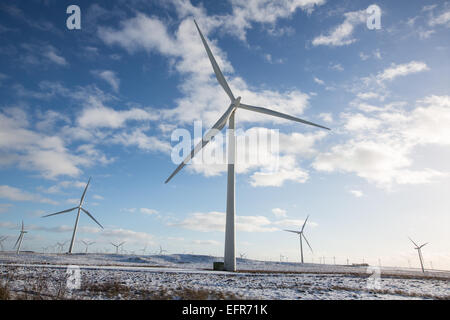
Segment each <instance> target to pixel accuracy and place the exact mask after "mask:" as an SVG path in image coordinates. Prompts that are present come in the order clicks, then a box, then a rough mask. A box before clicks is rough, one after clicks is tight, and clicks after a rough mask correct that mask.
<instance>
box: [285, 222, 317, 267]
mask: <svg viewBox="0 0 450 320" xmlns="http://www.w3.org/2000/svg"><path fill="white" fill-rule="evenodd" d="M308 218H309V216H307V217H306V220H305V222H304V223H303V226H302V228H301V229H300V231H296V230H284V231H287V232H292V233H296V234H298V236H299V238H300V258H301V263H302V264H303V241H302V238H303V239H305V241H306V243H307V244H308V247H309V249H311V252H313V249H312V248H311V246H310V244H309V242H308V239H306V237H305V234H304V233H303V231H304V230H305V226H306V221H308Z"/></svg>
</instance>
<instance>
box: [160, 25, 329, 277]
mask: <svg viewBox="0 0 450 320" xmlns="http://www.w3.org/2000/svg"><path fill="white" fill-rule="evenodd" d="M194 23H195V26H196V27H197V31H198V33H199V35H200V38H201V40H202V42H203V46H204V47H205V50H206V53H207V55H208V58H209V60H210V62H211V65H212V68H213V70H214V73H215V75H216V78H217V81H218V82H219V84H220V85H221V86H222V88H223V89H224V90H225V92H226V94H227V95H228V97H229V98H230V101H231V104H230V106H229V107H228V109H227V110H226V111H225V113H224V114H223V115H222V116H221V117H220V118H219V120H217V122H216V123H215V124H214V126H213V127H212V128H211V129H210V130H209V131H208V132H207V133H206V134H205V136H204V137H203V138H202V141H200V142H199V143H198V144H197V145H196V146H195V147H194V148H193V149H192V151H191V153H190V154H189V155H188V156H187V157H186V158H185V159H184V160H183V162H182V163H181V164H180V165H179V166H178V167H177V168H176V169H175V171H174V172H173V173H172V174H171V175H170V176H169V178H167V180H166V181H165V183H168V182H169V181H170V180H171V179H172V178H173V177H174V176H175V175H176V174H177V173H178V172H179V171H180V170H181V169H183V167H184V166H185V165H186V164H187V163H188V162H189V161H190V160H191V159H192V158H194V156H195V155H196V154H197V153H198V152H199V151H200V150H201V149H202V148H203V147H205V146H206V144H207V143H208V142H209V141H211V139H212V138H214V136H216V135H217V134H218V133H219V132H220V131H221V130H222V129H223V128H224V127H225V125H226V124H227V122H228V128H229V131H228V178H227V208H226V223H225V254H224V270H227V271H236V245H235V242H236V234H235V227H236V224H235V217H236V212H235V211H236V203H235V163H236V135H235V130H234V129H235V112H236V110H238V109H243V110H249V111H253V112H257V113H263V114H266V115H270V116H274V117H279V118H283V119H287V120H291V121H296V122H300V123H303V124H307V125H311V126H315V127H319V128H323V129H327V130H330V129H329V128H327V127H324V126H321V125H318V124H315V123H312V122H309V121H306V120H302V119H300V118H296V117H293V116H290V115H287V114H284V113H281V112H277V111H274V110H270V109H266V108H261V107H255V106H251V105H248V104H244V103H241V97H237V98H235V97H234V95H233V92H232V91H231V89H230V87H229V86H228V83H227V81H226V80H225V77H224V76H223V74H222V71H221V70H220V68H219V65H218V64H217V62H216V60H215V58H214V56H213V54H212V52H211V49H210V48H209V46H208V43H207V42H206V39H205V37H204V36H203V34H202V32H201V31H200V28H199V27H198V25H197V22H196V21H195V20H194Z"/></svg>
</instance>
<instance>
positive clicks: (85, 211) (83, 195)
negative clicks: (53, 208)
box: [43, 178, 103, 254]
mask: <svg viewBox="0 0 450 320" xmlns="http://www.w3.org/2000/svg"><path fill="white" fill-rule="evenodd" d="M90 182H91V178H89V181H88V183H87V185H86V188H84V191H83V194H82V195H81V200H80V204H79V205H78V206H77V207H73V208H71V209H67V210H63V211H59V212H56V213H52V214H48V215H46V216H43V218H45V217H50V216H54V215H57V214H61V213H66V212H70V211H73V210H76V209H78V213H77V220H76V221H75V227H74V228H73V235H72V240H71V242H70V247H69V252H68V253H69V254H70V253H72V249H73V245H74V244H75V236H76V233H77V228H78V220H79V219H80V212H81V211H83V212H84V213H86V214H87V215H88V216H89V217H90V218H91V219H92V220H94V221H95V223H97V224H98V225H99V226H100V227H101V228H102V229H103V226H102V225H101V224H100V223H99V222H98V221H97V220H95V218H94V217H93V216H92V215H91V214H90V213H89V212H88V211H87V210H86V209H84V208H83V207H82V206H83V202H84V197H85V196H86V191H87V189H88V187H89V183H90Z"/></svg>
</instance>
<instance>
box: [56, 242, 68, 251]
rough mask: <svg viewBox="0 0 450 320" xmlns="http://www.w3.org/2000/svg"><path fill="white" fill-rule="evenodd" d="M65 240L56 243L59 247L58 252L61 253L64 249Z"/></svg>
mask: <svg viewBox="0 0 450 320" xmlns="http://www.w3.org/2000/svg"><path fill="white" fill-rule="evenodd" d="M66 243H67V241H65V242H63V243H61V242H57V243H56V245H57V246H58V247H59V253H61V252H62V251H63V250H64V246H65V245H66Z"/></svg>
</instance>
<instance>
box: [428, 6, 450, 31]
mask: <svg viewBox="0 0 450 320" xmlns="http://www.w3.org/2000/svg"><path fill="white" fill-rule="evenodd" d="M428 25H429V26H431V27H434V26H436V25H445V26H447V27H450V10H447V11H444V12H443V13H441V14H440V15H438V16H437V17H432V18H431V19H430V20H429V21H428Z"/></svg>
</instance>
